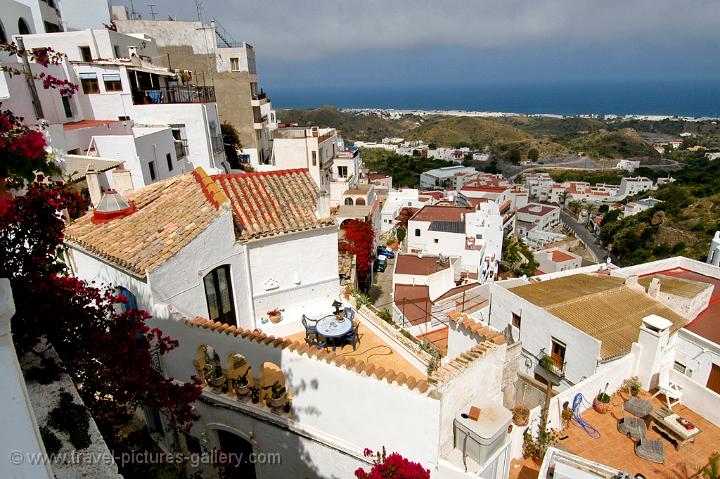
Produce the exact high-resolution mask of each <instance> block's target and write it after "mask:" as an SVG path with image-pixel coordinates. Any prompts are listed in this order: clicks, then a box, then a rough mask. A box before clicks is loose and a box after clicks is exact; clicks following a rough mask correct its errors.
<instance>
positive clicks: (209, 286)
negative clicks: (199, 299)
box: [204, 273, 220, 320]
mask: <svg viewBox="0 0 720 479" xmlns="http://www.w3.org/2000/svg"><path fill="white" fill-rule="evenodd" d="M204 281H205V296H206V297H207V302H208V313H209V315H210V318H209V319H212V320H216V319H218V318H219V317H220V308H218V298H217V293H216V292H215V281H213V274H212V273H210V274H208V275H207V276H205V279H204Z"/></svg>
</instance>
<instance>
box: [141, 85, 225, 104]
mask: <svg viewBox="0 0 720 479" xmlns="http://www.w3.org/2000/svg"><path fill="white" fill-rule="evenodd" d="M214 101H215V88H214V87H211V86H173V87H164V88H151V89H148V90H134V91H133V103H134V104H135V105H155V104H171V103H210V102H214Z"/></svg>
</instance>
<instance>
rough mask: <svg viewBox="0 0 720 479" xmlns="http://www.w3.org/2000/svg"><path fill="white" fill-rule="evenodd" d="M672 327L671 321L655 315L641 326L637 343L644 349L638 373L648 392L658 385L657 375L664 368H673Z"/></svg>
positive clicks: (644, 320) (644, 319)
mask: <svg viewBox="0 0 720 479" xmlns="http://www.w3.org/2000/svg"><path fill="white" fill-rule="evenodd" d="M670 327H672V323H671V322H670V321H668V320H667V319H665V318H662V317H660V316H657V315H655V314H651V315H649V316H645V317H644V318H643V322H642V326H640V334H639V336H638V340H637V342H638V344H639V345H640V346H642V349H641V350H640V357H639V358H638V364H637V372H638V376H639V377H640V381H641V382H642V384H643V388H644V389H645V390H647V391H649V390H650V389H652V388H654V387H655V386H656V385H657V375H658V373H659V372H660V370H661V369H662V368H667V367H672V360H673V358H674V354H675V349H674V347H673V342H672V341H671V337H670Z"/></svg>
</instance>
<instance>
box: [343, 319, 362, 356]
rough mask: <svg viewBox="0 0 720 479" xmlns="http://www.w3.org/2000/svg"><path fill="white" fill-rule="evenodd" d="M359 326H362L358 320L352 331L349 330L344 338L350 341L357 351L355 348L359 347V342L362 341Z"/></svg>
mask: <svg viewBox="0 0 720 479" xmlns="http://www.w3.org/2000/svg"><path fill="white" fill-rule="evenodd" d="M359 328H360V323H359V322H357V321H356V322H355V323H353V327H352V329H351V330H350V331H348V333H347V334H346V335H345V336H343V340H344V341H345V342H346V343H349V344H351V345H352V347H353V351H355V349H356V348H357V344H358V343H359V342H360V334H359V333H358V331H359Z"/></svg>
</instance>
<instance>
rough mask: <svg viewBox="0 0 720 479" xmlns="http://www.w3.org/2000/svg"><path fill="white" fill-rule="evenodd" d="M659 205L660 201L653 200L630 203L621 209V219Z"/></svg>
mask: <svg viewBox="0 0 720 479" xmlns="http://www.w3.org/2000/svg"><path fill="white" fill-rule="evenodd" d="M659 203H662V201H660V200H657V199H655V198H643V199H641V200H637V201H631V202H629V203H627V204H626V205H625V206H624V207H623V218H627V217H629V216H633V215H636V214H638V213H642V212H643V211H645V210H649V209H650V208H652V207H654V206H655V205H657V204H659Z"/></svg>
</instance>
